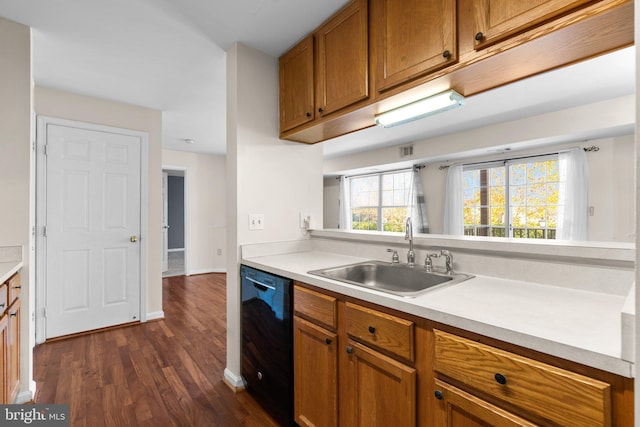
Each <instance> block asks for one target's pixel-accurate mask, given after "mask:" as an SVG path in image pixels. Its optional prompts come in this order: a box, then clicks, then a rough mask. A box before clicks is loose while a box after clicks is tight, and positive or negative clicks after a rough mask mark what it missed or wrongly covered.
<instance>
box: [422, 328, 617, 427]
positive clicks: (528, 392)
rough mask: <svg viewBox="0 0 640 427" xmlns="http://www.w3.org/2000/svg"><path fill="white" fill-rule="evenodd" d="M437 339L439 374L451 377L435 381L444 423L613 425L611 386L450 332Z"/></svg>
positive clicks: (439, 335) (436, 366)
mask: <svg viewBox="0 0 640 427" xmlns="http://www.w3.org/2000/svg"><path fill="white" fill-rule="evenodd" d="M434 336H435V371H436V372H438V373H439V374H441V375H442V376H443V378H446V379H448V380H447V381H445V380H443V378H441V379H436V380H435V383H436V384H435V386H436V388H435V396H436V399H437V400H439V401H440V404H439V410H440V412H441V415H440V419H441V421H443V422H442V423H441V425H445V426H457V425H493V426H532V425H561V426H566V427H586V426H611V425H612V420H611V388H612V387H611V385H610V384H608V383H606V382H603V381H599V380H597V379H593V378H590V377H587V376H584V375H580V374H577V373H574V372H571V371H567V370H564V369H560V368H558V367H555V366H551V365H548V364H545V363H541V362H539V361H536V360H533V359H530V358H527V357H523V356H520V355H517V354H513V353H510V352H507V351H503V350H500V349H497V348H494V347H491V346H489V345H485V344H481V343H478V342H475V341H472V340H469V339H466V338H462V337H459V336H456V335H453V334H449V333H447V332H442V331H439V330H435V331H434ZM453 382H455V383H456V385H458V386H459V387H457V386H454V385H452V384H450V383H453ZM463 389H464V390H463ZM514 412H517V414H514Z"/></svg>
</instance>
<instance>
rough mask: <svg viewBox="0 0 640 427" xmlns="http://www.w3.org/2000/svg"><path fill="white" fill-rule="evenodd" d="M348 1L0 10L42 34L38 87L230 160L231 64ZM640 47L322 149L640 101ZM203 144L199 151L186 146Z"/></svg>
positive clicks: (191, 0)
mask: <svg viewBox="0 0 640 427" xmlns="http://www.w3.org/2000/svg"><path fill="white" fill-rule="evenodd" d="M346 3H347V1H346V0H322V1H317V0H227V1H221V0H109V1H104V0H56V1H52V0H0V16H2V17H5V18H7V19H10V20H13V21H16V22H20V23H23V24H25V25H29V26H30V27H32V29H33V73H34V79H35V83H36V85H38V86H43V87H50V88H54V89H61V90H65V91H69V92H75V93H80V94H85V95H90V96H95V97H100V98H106V99H111V100H116V101H121V102H125V103H130V104H135V105H140V106H144V107H148V108H153V109H158V110H162V111H163V146H164V147H165V148H168V149H175V150H183V151H194V152H201V153H209V154H220V155H222V154H224V153H225V151H226V115H225V108H226V81H225V80H226V54H225V51H226V50H227V49H228V48H229V47H230V46H232V45H233V43H235V42H241V43H244V44H246V45H249V46H251V47H254V48H256V49H259V50H261V51H263V52H266V53H268V54H271V55H273V56H274V57H278V56H279V55H280V54H282V53H283V52H284V51H286V50H287V49H288V48H289V47H290V46H292V45H293V44H294V43H295V42H296V41H298V40H299V39H301V38H302V37H303V36H304V35H305V34H307V33H309V32H311V31H312V30H313V29H314V28H316V27H317V26H318V25H319V24H320V23H322V22H323V21H324V20H325V19H326V18H328V17H329V16H331V15H332V14H333V13H334V12H335V11H337V10H338V9H339V8H340V7H342V6H343V5H344V4H346ZM634 64H635V50H634V49H633V48H630V49H625V50H623V51H620V52H616V53H613V54H610V55H607V56H606V57H601V58H596V59H595V60H591V61H587V62H584V63H581V64H578V65H574V66H572V67H567V68H564V69H561V70H557V71H554V72H551V73H546V74H544V75H540V76H536V77H534V78H531V79H527V80H525V81H522V82H519V83H516V84H512V85H509V86H507V87H504V88H498V89H495V90H492V91H489V92H486V93H483V94H480V95H476V96H474V97H471V98H468V99H467V101H466V105H465V106H464V107H463V108H460V109H457V110H453V111H450V112H447V113H444V114H441V115H438V116H434V117H431V118H427V119H424V120H420V121H418V122H414V123H410V124H407V125H404V126H400V127H397V128H392V129H382V128H371V129H367V130H365V131H361V132H356V133H353V134H350V135H347V136H343V137H340V138H336V139H333V140H330V141H327V142H325V143H323V150H324V154H325V157H336V156H340V155H344V154H350V153H353V152H354V151H359V150H367V149H372V148H380V147H382V146H388V145H395V144H401V143H405V142H408V141H413V140H416V139H425V138H428V137H430V136H436V135H442V134H446V133H451V132H453V131H456V132H457V131H462V130H467V129H471V128H474V127H477V126H483V125H487V124H491V123H497V122H502V121H506V120H513V119H517V118H521V117H524V116H527V115H532V114H541V113H543V112H547V111H553V110H557V109H561V108H568V107H571V106H575V105H580V104H585V103H589V102H595V101H599V100H604V99H609V98H614V97H618V96H623V95H628V94H633V93H635V66H634ZM186 139H191V140H194V141H195V142H194V143H193V144H187V143H185V140H186Z"/></svg>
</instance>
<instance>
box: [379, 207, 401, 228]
mask: <svg viewBox="0 0 640 427" xmlns="http://www.w3.org/2000/svg"><path fill="white" fill-rule="evenodd" d="M406 221H407V208H406V207H401V208H383V209H382V231H395V232H397V233H403V232H404V230H405V225H406Z"/></svg>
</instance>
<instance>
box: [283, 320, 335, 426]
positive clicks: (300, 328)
mask: <svg viewBox="0 0 640 427" xmlns="http://www.w3.org/2000/svg"><path fill="white" fill-rule="evenodd" d="M337 338H338V337H337V335H336V334H335V333H333V332H331V331H329V330H327V329H324V328H322V327H320V326H318V325H315V324H313V323H311V322H309V321H307V320H304V319H302V318H301V317H299V316H294V318H293V354H294V358H293V364H294V368H293V371H294V390H295V393H294V416H295V420H296V422H297V423H298V424H299V425H300V426H308V427H311V426H316V427H331V426H336V425H338V353H337V346H338V339H337Z"/></svg>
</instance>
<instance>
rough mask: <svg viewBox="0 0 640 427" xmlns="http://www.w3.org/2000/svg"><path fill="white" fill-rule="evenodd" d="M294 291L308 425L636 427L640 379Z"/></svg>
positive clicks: (301, 399)
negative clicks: (636, 383)
mask: <svg viewBox="0 0 640 427" xmlns="http://www.w3.org/2000/svg"><path fill="white" fill-rule="evenodd" d="M311 288H312V287H311V285H304V284H302V283H298V282H296V284H295V287H294V311H295V317H294V375H295V380H294V381H295V390H294V395H295V419H296V422H297V423H298V424H299V425H300V426H317V427H325V426H332V427H335V426H344V427H360V426H362V427H364V426H366V427H376V426H384V427H415V426H421V427H422V426H424V427H440V426H443V427H458V426H465V427H490V426H492V427H515V426H520V427H524V426H563V427H589V426H593V427H611V426H616V427H632V426H633V425H634V414H633V406H634V397H633V394H634V391H633V379H632V378H625V377H621V376H619V375H615V374H612V373H608V372H605V371H601V370H598V369H595V368H590V367H587V366H584V365H580V364H577V363H574V362H570V361H567V360H563V359H559V358H556V357H553V356H549V355H546V354H542V353H537V352H533V351H531V350H528V349H526V348H522V347H519V346H515V345H511V344H508V343H504V342H500V341H497V340H495V339H490V338H487V337H484V336H481V335H478V334H474V333H470V332H467V331H462V330H459V329H456V328H452V327H449V326H446V325H442V324H440V323H437V322H433V321H431V320H429V319H423V318H419V317H416V316H411V315H408V314H407V315H405V314H403V313H401V312H398V311H395V310H391V309H388V308H385V307H378V306H375V305H373V304H370V303H364V302H360V301H356V300H354V299H353V298H350V297H347V296H343V295H340V294H335V293H330V292H327V293H325V292H323V291H319V290H316V289H315V288H313V289H311Z"/></svg>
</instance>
